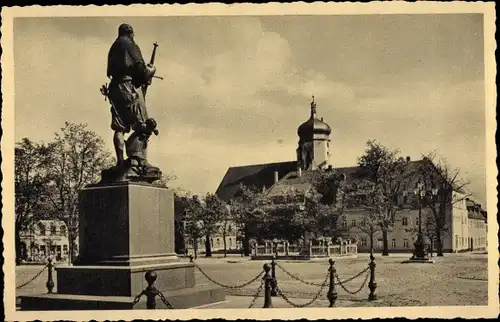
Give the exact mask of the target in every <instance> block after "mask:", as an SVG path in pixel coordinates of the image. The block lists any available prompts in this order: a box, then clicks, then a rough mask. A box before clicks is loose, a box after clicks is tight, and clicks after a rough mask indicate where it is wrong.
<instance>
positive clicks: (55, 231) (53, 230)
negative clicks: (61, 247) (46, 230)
mask: <svg viewBox="0 0 500 322" xmlns="http://www.w3.org/2000/svg"><path fill="white" fill-rule="evenodd" d="M50 234H51V235H57V227H56V225H54V224H52V226H50Z"/></svg>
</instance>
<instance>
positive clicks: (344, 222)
mask: <svg viewBox="0 0 500 322" xmlns="http://www.w3.org/2000/svg"><path fill="white" fill-rule="evenodd" d="M342 227H347V219H346V218H345V217H343V218H342Z"/></svg>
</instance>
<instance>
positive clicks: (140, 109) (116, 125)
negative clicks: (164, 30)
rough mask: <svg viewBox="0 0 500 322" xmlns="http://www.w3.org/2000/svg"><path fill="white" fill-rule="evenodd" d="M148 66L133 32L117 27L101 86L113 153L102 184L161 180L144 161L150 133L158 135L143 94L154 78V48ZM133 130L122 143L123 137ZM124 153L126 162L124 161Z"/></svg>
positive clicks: (154, 170)
mask: <svg viewBox="0 0 500 322" xmlns="http://www.w3.org/2000/svg"><path fill="white" fill-rule="evenodd" d="M157 46H158V45H157V44H156V43H155V44H153V53H152V55H151V60H150V62H149V63H148V64H146V63H145V62H144V59H143V57H142V53H141V50H140V48H139V46H138V45H137V44H136V43H135V41H134V30H133V29H132V26H130V25H129V24H122V25H120V27H119V28H118V38H117V39H116V40H115V42H114V43H113V45H112V46H111V48H110V50H109V54H108V66H107V76H108V77H109V78H110V79H111V81H110V84H109V86H108V85H107V84H106V85H103V86H102V87H101V93H102V94H103V95H104V96H105V97H106V98H107V99H109V102H110V104H111V129H112V130H113V131H114V136H113V144H114V147H115V152H116V166H114V167H112V168H110V169H107V170H104V171H103V172H102V182H117V181H128V180H130V181H145V182H149V183H151V182H153V181H156V180H158V179H160V177H161V171H160V169H159V168H157V167H155V166H152V165H151V164H149V163H148V161H147V145H148V141H149V137H150V136H151V135H152V134H155V135H158V129H157V124H156V121H155V120H154V119H153V118H150V117H149V116H148V111H147V109H146V100H145V97H146V92H147V88H148V86H149V85H151V82H152V79H153V78H160V79H161V77H158V76H155V73H156V67H155V66H154V60H155V55H156V47H157ZM130 131H133V132H132V134H130V136H129V137H128V139H127V140H125V134H126V133H129V132H130ZM124 152H126V154H127V157H128V158H127V159H125V158H124Z"/></svg>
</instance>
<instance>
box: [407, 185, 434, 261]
mask: <svg viewBox="0 0 500 322" xmlns="http://www.w3.org/2000/svg"><path fill="white" fill-rule="evenodd" d="M433 190H434V189H433ZM413 192H414V193H415V195H417V197H418V236H417V241H416V242H415V243H414V246H415V250H414V251H413V256H412V257H411V258H410V260H428V258H427V257H426V253H425V245H424V236H423V233H422V198H423V197H425V194H426V191H425V189H424V184H423V183H422V182H419V183H418V184H417V187H416V188H415V189H414V191H413ZM432 192H433V194H434V191H432ZM436 193H437V191H436Z"/></svg>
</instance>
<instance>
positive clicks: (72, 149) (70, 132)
mask: <svg viewBox="0 0 500 322" xmlns="http://www.w3.org/2000/svg"><path fill="white" fill-rule="evenodd" d="M50 146H51V151H53V153H52V158H51V163H50V167H49V169H48V176H49V179H50V182H49V184H48V185H47V188H48V190H49V191H48V194H47V196H48V199H49V200H50V201H51V203H52V205H53V207H54V210H55V217H56V218H55V219H59V220H62V221H63V222H64V223H65V224H66V227H67V228H68V241H69V252H70V256H69V261H70V263H71V262H72V261H73V259H74V253H75V240H76V237H77V233H78V193H79V191H80V190H81V189H82V188H84V187H85V186H86V185H88V184H91V183H96V182H97V181H98V180H99V178H100V172H101V170H103V169H105V168H107V167H109V166H111V165H112V164H113V161H112V159H111V156H110V153H109V151H106V150H105V148H104V141H103V140H102V138H100V137H99V136H98V135H97V134H96V133H94V132H93V131H90V130H88V129H87V125H86V124H74V123H69V122H65V125H64V127H63V128H61V132H60V133H56V134H55V139H54V141H53V142H51V143H50Z"/></svg>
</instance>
